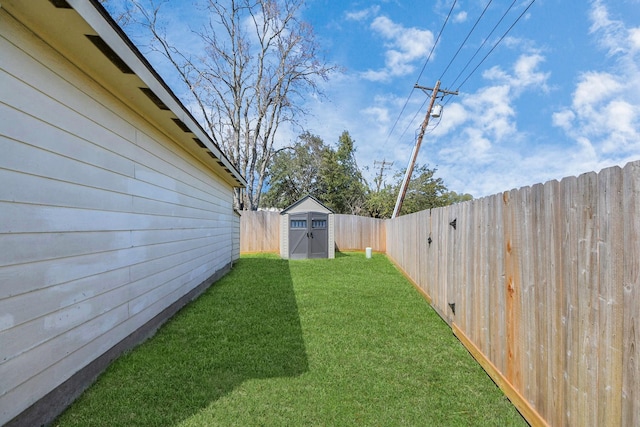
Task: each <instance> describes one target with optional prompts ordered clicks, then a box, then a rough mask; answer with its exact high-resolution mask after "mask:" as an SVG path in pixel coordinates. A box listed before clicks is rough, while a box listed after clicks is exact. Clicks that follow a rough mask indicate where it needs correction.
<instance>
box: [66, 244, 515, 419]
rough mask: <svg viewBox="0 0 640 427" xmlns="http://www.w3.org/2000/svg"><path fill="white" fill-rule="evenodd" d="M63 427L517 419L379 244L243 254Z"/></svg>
mask: <svg viewBox="0 0 640 427" xmlns="http://www.w3.org/2000/svg"><path fill="white" fill-rule="evenodd" d="M55 425H59V426H71V425H81V426H117V425H121V426H132V425H136V426H142V425H149V426H174V425H177V426H465V425H466V426H483V425H485V426H498V425H499V426H509V425H514V426H519V425H526V422H525V421H524V420H523V419H522V418H521V416H520V415H519V413H518V412H517V411H516V410H515V408H514V407H513V406H512V405H511V403H510V402H509V401H508V400H507V399H506V398H505V397H504V395H503V394H502V392H501V391H500V390H499V389H498V388H497V387H496V386H495V384H494V383H493V382H492V381H491V379H490V378H489V377H488V376H487V375H486V373H484V371H483V370H482V369H481V368H480V366H479V365H478V364H477V363H476V362H475V361H474V360H473V358H472V357H471V356H470V355H469V353H468V352H467V351H466V350H465V349H464V347H463V346H462V345H461V344H460V343H459V341H458V340H457V339H456V338H455V337H454V336H453V334H452V333H451V330H450V329H449V327H448V326H447V325H446V324H445V323H444V322H443V321H442V320H441V319H440V318H439V317H438V315H437V314H436V313H435V312H434V311H433V310H432V309H431V308H430V307H429V305H428V304H427V303H426V301H425V300H424V299H423V298H422V296H421V295H420V294H419V293H418V292H417V291H416V290H415V289H414V288H413V287H412V286H411V284H410V283H408V282H407V281H406V279H405V278H404V277H403V276H402V275H401V274H400V273H399V272H398V271H397V270H396V269H395V267H394V266H393V265H392V264H391V263H390V262H389V260H388V259H387V258H386V257H385V256H384V255H379V254H374V256H373V258H371V259H366V258H365V256H364V254H362V253H339V254H338V255H337V258H336V259H334V260H326V259H322V260H301V261H286V260H281V259H279V258H277V257H276V256H273V255H252V256H243V257H242V258H241V259H240V261H239V262H238V263H237V264H236V266H235V267H234V269H233V270H232V272H231V273H229V274H228V275H227V276H225V277H224V278H223V279H222V280H220V281H219V282H217V283H216V284H215V285H214V286H213V287H212V288H210V289H209V290H208V291H207V292H206V293H205V294H203V295H202V296H201V297H200V298H199V299H198V300H197V301H194V302H193V303H191V304H190V305H189V306H187V307H186V308H185V309H183V310H182V311H181V312H180V313H179V314H178V315H176V316H175V317H174V318H173V319H172V320H171V321H170V322H168V323H167V324H166V325H165V326H164V327H163V328H161V329H160V330H159V331H158V333H157V334H156V335H155V336H154V337H153V338H152V339H150V340H148V341H147V342H145V343H144V344H142V345H141V346H139V347H138V348H136V349H135V350H134V351H132V352H130V353H128V354H126V355H125V356H123V357H121V358H120V359H119V360H117V361H116V362H115V363H114V364H113V365H112V366H111V367H110V368H109V369H108V370H107V371H106V372H105V373H104V374H103V375H102V376H101V377H100V378H99V380H98V381H97V383H96V384H95V385H93V386H92V387H91V388H90V389H89V390H88V391H87V392H86V393H84V394H83V396H82V397H81V398H80V399H79V400H78V401H77V402H76V403H75V404H74V405H73V406H72V407H71V408H69V410H67V411H66V412H65V413H64V414H63V415H62V416H61V417H60V418H59V419H58V420H57V421H56V423H55Z"/></svg>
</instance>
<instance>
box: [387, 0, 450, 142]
mask: <svg viewBox="0 0 640 427" xmlns="http://www.w3.org/2000/svg"><path fill="white" fill-rule="evenodd" d="M457 2H458V0H454V1H453V4H452V5H451V9H449V13H448V14H447V17H446V19H445V20H444V23H443V24H442V28H440V32H439V33H438V37H436V41H435V42H434V43H433V46H431V51H430V52H429V55H428V56H427V59H426V61H425V63H424V65H423V66H422V70H420V74H418V78H417V80H416V84H418V82H419V81H420V78H421V77H422V74H423V73H424V70H425V69H426V68H427V64H428V63H429V61H430V60H431V57H432V56H433V52H434V51H435V49H436V46H437V45H438V42H439V41H440V37H442V33H443V32H444V28H445V27H446V25H447V22H449V18H451V14H452V13H453V9H454V8H455V6H456V3H457ZM414 90H415V86H414V87H413V88H411V92H409V96H407V99H406V100H405V101H404V105H403V106H402V109H401V110H400V114H398V117H397V118H396V120H395V122H394V123H393V126H391V130H390V131H389V134H388V135H387V139H386V140H385V145H386V143H387V142H389V139H390V138H391V134H392V133H393V131H394V130H395V128H396V126H397V125H398V123H399V122H400V117H402V114H403V113H404V110H405V109H406V108H407V105H408V104H409V100H410V99H411V96H412V95H413V91H414ZM422 107H424V103H423V104H422V106H421V107H420V109H422ZM419 111H420V110H418V112H419ZM416 117H417V113H416V115H415V116H414V118H413V119H412V120H411V122H410V123H409V125H411V123H413V121H414V120H415V118H416ZM407 129H408V126H407ZM407 129H405V130H404V131H403V132H402V135H401V136H400V138H398V139H402V137H403V136H404V134H405V133H406V132H407Z"/></svg>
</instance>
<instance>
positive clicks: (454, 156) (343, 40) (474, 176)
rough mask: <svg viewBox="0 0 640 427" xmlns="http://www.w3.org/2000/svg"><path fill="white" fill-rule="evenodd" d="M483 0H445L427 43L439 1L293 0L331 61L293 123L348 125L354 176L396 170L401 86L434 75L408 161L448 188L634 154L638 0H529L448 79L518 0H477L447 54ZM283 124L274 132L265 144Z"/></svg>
mask: <svg viewBox="0 0 640 427" xmlns="http://www.w3.org/2000/svg"><path fill="white" fill-rule="evenodd" d="M488 1H489V0H458V1H456V2H455V6H454V8H453V12H452V14H451V16H450V18H449V20H448V22H447V24H446V26H445V27H444V31H443V33H442V35H441V38H440V40H439V41H438V43H437V45H435V48H434V43H435V41H436V38H437V36H438V34H439V33H440V29H441V28H442V26H443V23H444V22H445V19H446V18H447V15H448V13H449V11H450V10H451V7H452V5H453V3H454V1H453V0H435V1H430V2H426V1H405V0H381V1H364V0H354V1H343V0H307V7H306V8H305V9H304V11H303V16H302V18H303V19H304V20H306V21H308V22H310V23H311V24H312V26H313V27H314V30H315V32H316V35H317V37H318V41H319V44H320V46H321V49H322V51H323V53H324V55H325V59H326V60H327V61H329V62H331V63H334V64H336V65H338V66H340V67H342V68H343V70H344V71H343V72H341V73H335V74H334V75H332V76H331V78H330V79H329V81H328V82H326V83H322V85H321V87H322V90H323V91H324V93H325V95H326V97H325V98H324V99H317V98H315V97H309V98H307V99H305V102H306V107H307V108H308V110H309V111H310V112H311V115H309V116H308V117H307V118H306V121H305V122H304V125H305V127H306V128H307V129H308V130H309V131H310V132H311V133H313V134H316V135H318V136H320V137H321V138H322V139H323V140H324V141H325V142H327V143H335V142H336V141H337V139H338V137H339V135H340V134H341V133H342V131H344V130H347V131H349V133H350V134H351V136H352V137H353V139H354V140H355V141H356V149H357V151H356V158H357V162H358V165H359V166H360V167H361V168H366V167H368V168H369V171H368V172H367V173H366V174H365V175H366V177H367V178H368V179H371V178H372V177H373V176H374V175H375V174H376V173H377V172H378V171H379V170H376V169H375V168H374V161H382V160H386V161H387V162H393V167H394V169H402V168H404V167H406V165H407V163H408V161H409V157H410V153H411V150H412V147H413V145H414V143H415V135H416V133H417V130H418V128H419V126H420V123H421V121H422V119H423V118H424V114H425V112H426V104H425V100H427V98H428V96H427V95H426V94H425V93H424V92H422V91H420V90H414V89H413V86H414V84H416V83H418V84H420V85H422V86H427V87H433V86H434V85H435V83H436V81H437V80H438V79H441V87H442V88H446V89H449V90H457V89H459V95H458V96H450V97H447V98H445V99H444V100H443V101H441V104H444V108H443V113H442V115H441V118H440V119H433V118H432V119H431V124H430V126H429V128H428V131H427V134H426V135H425V138H424V141H423V144H422V148H421V151H420V154H419V157H418V162H419V163H420V164H428V165H429V166H430V167H437V169H438V172H437V175H438V176H439V177H442V178H443V179H444V181H445V183H446V185H447V186H448V188H449V189H450V190H453V191H456V192H459V193H470V194H472V195H473V196H474V197H482V196H486V195H491V194H495V193H498V192H501V191H505V190H509V189H511V188H519V187H522V186H527V185H533V184H535V183H539V182H545V181H547V180H550V179H561V178H563V177H565V176H569V175H579V174H581V173H584V172H589V171H599V170H600V169H602V168H605V167H609V166H613V165H616V164H617V165H624V164H625V163H627V162H628V161H632V160H640V0H593V1H588V0H582V1H578V0H535V1H534V2H533V4H532V5H531V7H530V8H529V9H528V10H527V11H526V12H525V13H524V15H522V18H521V19H520V20H519V21H518V23H517V24H515V26H514V27H513V28H512V29H511V31H510V32H509V33H508V35H507V36H506V37H505V38H504V39H503V40H502V41H501V43H500V44H498V45H497V47H496V48H495V50H494V51H493V52H492V53H491V54H490V55H489V56H488V57H487V58H486V60H485V61H484V62H483V63H482V65H480V67H478V68H477V70H476V71H475V72H473V74H471V75H470V76H469V78H468V80H466V82H464V84H463V85H462V86H461V87H460V84H461V83H462V82H463V81H464V80H465V79H466V78H467V76H468V75H469V74H470V73H471V71H472V70H473V69H474V68H475V66H476V65H477V64H478V62H479V60H480V59H482V58H483V57H484V56H485V55H486V53H487V52H488V51H489V49H491V48H492V47H493V46H494V44H495V43H496V41H497V40H498V39H499V38H500V37H502V36H503V34H505V32H506V31H507V30H508V28H509V27H510V26H511V25H512V24H513V23H514V22H515V21H516V19H517V18H518V16H520V15H521V14H522V13H523V11H524V10H525V9H526V7H527V6H528V5H529V4H530V3H531V0H515V1H513V0H493V1H491V4H490V5H489V6H488V8H487V9H486V12H485V14H484V16H483V18H482V19H481V20H480V21H479V22H478V24H477V26H476V28H475V30H474V31H473V32H472V33H471V35H470V36H469V38H468V40H467V42H466V43H465V44H464V46H463V47H462V49H460V52H459V53H458V55H457V57H456V58H455V60H454V61H453V62H451V60H452V59H453V57H454V55H455V54H456V51H457V50H458V48H459V47H460V46H461V45H462V42H463V40H464V39H465V37H467V35H469V32H470V30H471V28H472V27H473V26H474V24H475V23H476V21H477V19H478V17H479V16H480V15H481V14H482V11H483V9H484V8H485V7H486V6H487V3H488ZM512 3H513V7H512V8H511V10H510V11H509V13H507V14H506V16H505V17H504V19H503V21H502V23H501V24H500V25H499V26H498V27H497V28H496V30H495V32H494V33H493V34H492V35H491V37H488V35H489V33H490V32H491V30H492V28H493V27H494V26H495V25H496V23H498V21H499V20H500V18H501V17H502V16H503V14H504V13H505V11H507V9H508V8H509V6H510V5H511V4H512ZM189 9H190V8H189ZM189 9H183V10H182V12H180V13H181V15H184V14H186V13H187V11H188V10H189ZM191 10H193V9H191ZM185 21H188V19H187V18H181V22H182V25H184V22H185ZM173 34H185V36H187V32H182V31H180V30H179V29H175V32H174V33H173ZM485 39H486V40H487V41H486V44H485V45H484V48H483V49H482V50H481V51H479V53H478V54H477V56H476V58H475V61H474V62H472V63H471V64H470V65H469V67H468V68H467V69H466V71H464V72H463V73H462V75H461V76H460V77H459V78H458V79H457V81H456V77H458V76H459V75H460V72H461V71H462V70H463V67H464V66H465V64H467V62H468V61H469V60H470V58H471V57H472V55H473V54H474V53H475V52H476V51H477V49H478V48H479V47H480V46H481V44H482V42H483V40H485ZM432 49H433V55H432V56H431V58H430V60H429V61H428V62H426V61H427V57H428V56H429V53H430V52H431V51H432ZM425 62H426V66H425ZM152 63H154V60H153V58H152ZM449 64H450V66H449V67H448V69H447V66H448V65H449ZM154 65H156V66H157V68H159V69H160V72H161V74H163V72H162V70H163V67H162V66H161V65H160V64H155V63H154ZM445 69H446V72H445ZM167 80H168V82H169V83H170V84H171V79H170V77H169V76H167ZM176 92H177V93H178V94H179V93H180V90H179V88H176ZM405 104H406V107H405V108H404V112H403V113H402V114H401V111H402V109H403V106H405ZM297 134H298V130H297V129H282V131H281V133H280V136H279V143H280V144H282V145H288V144H290V143H291V142H292V141H293V140H294V139H295V137H296V136H297ZM389 174H390V172H388V173H387V175H389Z"/></svg>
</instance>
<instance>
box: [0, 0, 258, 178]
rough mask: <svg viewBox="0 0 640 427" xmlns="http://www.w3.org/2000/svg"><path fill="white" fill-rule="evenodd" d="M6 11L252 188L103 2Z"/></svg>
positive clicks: (23, 4)
mask: <svg viewBox="0 0 640 427" xmlns="http://www.w3.org/2000/svg"><path fill="white" fill-rule="evenodd" d="M0 7H2V8H3V9H5V10H6V11H7V12H8V13H9V14H11V15H12V16H14V17H15V18H16V19H18V20H19V21H21V22H23V23H24V24H25V25H26V26H27V27H28V28H29V29H30V30H31V31H33V32H34V33H35V34H37V35H38V36H39V37H40V38H41V39H42V40H44V41H45V42H46V43H48V44H49V45H51V46H52V47H53V48H54V49H56V50H57V51H58V52H60V53H61V54H62V55H63V56H65V57H66V58H67V59H68V60H70V61H71V62H72V63H73V64H74V65H75V66H76V67H78V68H79V69H81V70H82V71H83V72H85V73H86V74H87V75H89V76H91V78H92V79H94V80H95V81H97V82H98V83H99V84H100V85H102V86H103V87H104V88H105V89H107V90H108V91H109V92H111V93H112V94H113V95H114V96H116V97H117V98H118V99H120V100H121V101H122V102H123V103H125V104H126V105H128V106H129V107H130V108H131V109H132V110H133V111H135V112H136V113H137V114H139V115H141V116H142V117H144V118H145V119H146V120H148V121H150V122H151V123H153V124H154V125H155V126H156V127H157V128H158V129H159V130H160V131H161V132H162V133H163V134H165V135H166V136H167V137H168V138H169V139H170V140H171V141H173V142H174V143H175V144H177V145H178V146H180V147H182V148H184V149H185V150H187V151H188V152H189V153H190V154H191V155H193V156H194V157H195V158H197V159H198V160H200V161H201V162H202V163H203V164H205V165H206V166H207V167H208V168H210V169H211V170H213V171H214V172H215V173H216V175H218V176H219V177H220V178H221V179H222V180H223V181H225V182H226V183H228V184H229V185H230V186H232V187H246V185H247V182H246V180H245V179H244V177H243V176H242V174H241V173H240V172H239V171H238V170H237V169H236V168H235V167H234V166H233V165H232V163H231V162H230V160H229V159H228V158H227V157H226V156H225V155H224V154H223V153H222V151H221V150H220V148H219V147H218V146H217V145H216V144H215V143H214V142H213V140H212V139H211V138H210V137H209V136H208V134H207V133H206V132H205V131H204V129H203V128H202V127H201V126H200V125H199V123H198V121H197V120H196V119H195V118H194V117H193V115H192V114H191V113H190V112H189V111H188V110H187V108H186V107H185V106H184V105H183V104H182V102H181V101H180V100H179V99H178V98H177V96H176V95H175V94H174V93H173V91H172V90H171V89H170V88H169V86H168V85H167V84H166V83H165V81H164V80H163V79H162V78H161V77H160V75H159V74H158V73H157V72H156V71H155V70H154V68H153V67H152V66H151V64H150V63H149V62H148V61H147V59H146V58H145V57H144V55H142V53H141V52H140V51H139V50H138V49H137V47H136V46H135V45H134V44H133V42H132V41H131V40H130V39H129V38H128V37H127V36H126V34H125V33H124V32H123V31H122V29H121V28H120V27H119V26H118V24H117V23H116V22H115V21H114V20H113V19H112V18H111V16H110V15H109V13H108V12H107V11H106V10H105V9H104V7H102V5H101V4H100V3H99V2H98V1H97V0H90V1H86V0H29V1H24V0H1V1H0ZM105 46H106V48H105ZM100 47H101V48H102V50H101V49H100ZM109 56H111V59H110V58H109ZM118 60H119V61H118ZM123 70H124V71H123Z"/></svg>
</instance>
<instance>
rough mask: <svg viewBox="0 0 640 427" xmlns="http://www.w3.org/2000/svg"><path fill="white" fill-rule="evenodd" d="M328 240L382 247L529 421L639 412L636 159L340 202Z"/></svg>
mask: <svg viewBox="0 0 640 427" xmlns="http://www.w3.org/2000/svg"><path fill="white" fill-rule="evenodd" d="M247 218H250V216H245V214H243V217H242V221H243V222H244V221H245V220H246V219H247ZM247 222H248V221H247ZM254 224H258V225H260V226H268V225H267V224H268V222H267V221H265V220H263V221H262V222H260V221H258V222H254ZM278 224H279V223H278ZM278 227H279V225H278ZM243 230H245V228H244V226H243ZM278 230H279V229H278ZM278 232H279V231H278ZM252 234H253V232H252ZM258 234H263V232H258ZM273 236H275V238H274V239H273V242H275V245H277V244H278V243H277V242H278V239H277V236H278V234H277V233H274V234H273ZM383 241H386V242H385V243H382V242H383ZM336 244H337V246H338V247H339V248H340V249H342V250H346V249H364V248H365V247H367V246H370V247H373V248H374V250H378V251H385V252H386V254H387V255H388V256H389V257H390V258H391V259H392V260H393V261H394V262H395V263H396V264H397V265H398V267H399V268H401V269H402V270H404V272H405V274H406V275H407V276H408V277H409V278H410V279H411V280H412V281H413V282H414V284H415V285H416V286H417V287H419V288H420V289H421V290H422V291H423V292H424V293H425V294H427V296H428V297H429V299H430V302H431V304H432V306H433V307H434V308H435V309H436V311H438V313H440V315H441V316H442V317H443V318H444V319H445V320H446V321H447V322H448V323H449V324H450V325H451V327H452V329H453V331H454V333H455V334H456V335H457V336H458V337H459V338H460V340H461V342H463V344H465V345H466V346H467V348H468V349H469V351H470V352H471V353H472V354H473V355H474V356H475V357H476V358H477V359H478V361H479V362H480V363H481V364H482V365H483V367H484V368H485V370H487V372H488V373H489V374H490V375H491V376H492V377H493V378H494V380H495V381H496V383H497V384H498V385H500V386H501V387H502V388H503V389H504V390H505V392H506V394H507V395H508V396H509V397H510V398H511V400H512V401H513V402H514V404H515V405H516V406H517V407H518V409H519V410H520V411H521V413H522V414H523V415H524V416H525V417H526V418H527V420H528V421H529V422H530V423H531V424H533V425H554V426H583V425H584V426H592V425H593V426H595V425H598V426H640V352H639V351H638V349H639V348H640V162H633V163H629V164H627V165H626V166H625V167H624V168H622V169H621V168H619V167H613V168H609V169H605V170H603V171H601V172H600V173H597V174H596V173H594V172H591V173H587V174H583V175H581V176H579V177H569V178H565V179H563V180H562V181H550V182H547V183H545V184H536V185H534V186H532V187H525V188H522V189H518V190H511V191H506V192H504V193H502V194H497V195H494V196H489V197H485V198H482V199H477V200H472V201H469V202H464V203H460V204H457V205H453V206H447V207H444V208H438V209H432V210H427V211H422V212H418V213H415V214H411V215H405V216H401V217H398V218H395V219H394V220H387V221H380V220H374V221H373V222H370V223H369V222H367V221H365V220H363V219H359V218H357V217H356V218H355V219H354V218H349V217H348V216H346V215H337V216H336ZM249 246H250V245H249ZM265 246H266V245H265ZM251 247H252V248H254V247H257V246H256V245H254V246H251ZM241 248H242V251H247V249H246V246H241ZM254 250H257V249H254ZM276 250H277V246H276V248H275V249H272V251H276Z"/></svg>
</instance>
